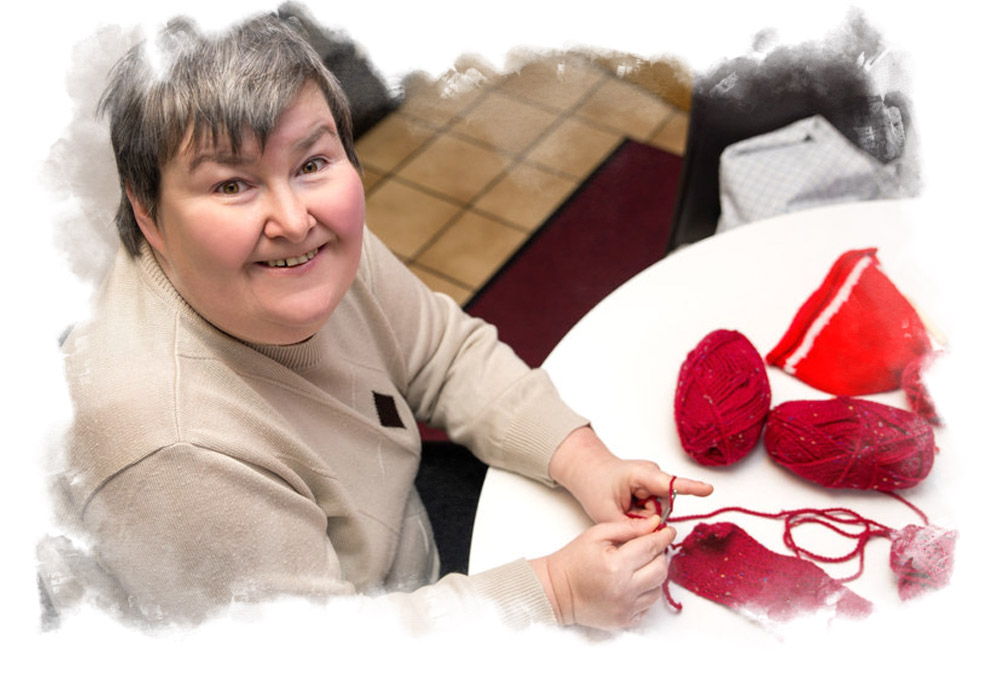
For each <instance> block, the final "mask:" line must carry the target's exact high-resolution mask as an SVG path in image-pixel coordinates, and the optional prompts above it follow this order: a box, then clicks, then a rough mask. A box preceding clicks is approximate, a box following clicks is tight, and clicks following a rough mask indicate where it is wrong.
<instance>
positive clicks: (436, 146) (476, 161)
mask: <svg viewBox="0 0 1000 679" xmlns="http://www.w3.org/2000/svg"><path fill="white" fill-rule="evenodd" d="M507 164H508V161H507V160H505V159H504V158H502V157H501V156H499V155H498V154H497V153H496V152H491V151H489V150H487V149H484V148H482V147H481V146H477V145H475V144H473V143H470V142H467V141H465V140H463V139H459V138H457V137H454V136H451V135H447V134H445V135H441V136H439V137H437V138H436V139H434V140H433V141H432V142H431V143H430V144H429V145H428V146H426V147H425V148H424V149H423V150H422V151H421V152H420V154H418V155H417V156H416V157H415V158H413V159H412V160H411V161H409V162H408V163H406V164H404V165H402V166H401V167H400V168H399V170H398V175H399V176H400V177H402V178H404V179H407V180H409V181H412V182H415V183H417V184H420V185H421V186H424V187H426V188H428V189H431V190H432V191H436V192H438V193H441V194H443V195H445V196H448V197H451V198H454V199H456V200H458V201H459V202H463V203H465V202H468V201H469V200H471V199H472V198H473V197H474V196H475V195H476V194H478V193H479V192H480V191H482V190H483V189H484V188H485V187H486V186H487V185H488V184H489V183H490V182H491V181H493V180H494V179H496V178H497V177H498V176H499V175H500V173H501V172H503V170H504V168H505V167H506V166H507Z"/></svg>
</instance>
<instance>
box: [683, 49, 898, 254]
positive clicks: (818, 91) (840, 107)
mask: <svg viewBox="0 0 1000 679" xmlns="http://www.w3.org/2000/svg"><path fill="white" fill-rule="evenodd" d="M884 103H889V102H883V100H882V97H880V96H878V95H877V94H875V93H874V87H873V84H872V83H871V82H870V79H869V77H868V75H867V73H866V72H865V71H864V70H863V69H862V68H861V67H860V66H858V65H857V64H856V63H855V62H854V61H851V60H849V59H848V58H847V57H846V56H844V57H840V58H837V57H821V56H814V57H812V58H809V57H806V58H803V55H802V54H801V53H800V52H798V51H796V50H793V49H779V50H776V51H775V52H772V53H771V54H770V55H768V57H767V58H766V59H763V60H756V59H751V58H739V59H735V60H731V61H727V62H725V63H723V64H721V65H719V66H717V67H716V68H715V69H713V70H712V71H711V72H710V73H708V74H707V75H705V76H702V77H699V78H698V79H697V80H696V82H695V84H694V87H693V91H692V98H691V114H690V124H689V127H688V137H687V147H686V149H685V152H684V167H683V170H682V174H681V179H680V186H679V187H678V197H677V205H676V208H675V211H674V217H673V222H672V228H671V235H670V244H669V246H668V249H667V252H668V253H669V252H671V251H673V250H674V249H676V248H677V247H678V246H680V245H683V244H688V243H693V242H695V241H698V240H701V239H702V238H705V237H707V236H710V235H712V234H714V233H715V228H716V224H717V223H718V220H719V215H720V212H721V208H720V205H719V157H720V156H721V155H722V151H723V150H724V149H725V148H726V147H727V146H729V145H730V144H733V143H735V142H738V141H741V140H743V139H749V138H750V137H755V136H757V135H761V134H764V133H767V132H771V131H773V130H776V129H779V128H781V127H784V126H786V125H789V124H791V123H793V122H795V121H797V120H801V119H803V118H807V117H809V116H813V115H816V114H819V115H822V116H823V117H825V118H826V119H827V120H828V121H829V122H830V123H831V124H832V125H833V126H834V127H836V128H837V129H838V130H839V131H840V132H841V133H842V134H843V135H844V136H845V137H847V138H848V139H850V140H851V141H852V142H854V143H855V144H856V145H858V147H859V148H865V150H867V151H869V152H870V153H872V155H873V156H875V157H876V158H878V157H879V153H880V149H879V139H878V137H879V133H880V131H881V130H882V119H883V113H882V107H883V105H884ZM893 103H894V105H897V106H899V105H900V104H901V103H902V102H899V101H894V102H893ZM903 107H904V108H905V103H903ZM904 121H905V112H904ZM883 144H884V139H883ZM879 159H880V160H883V161H884V160H887V158H884V157H883V158H879Z"/></svg>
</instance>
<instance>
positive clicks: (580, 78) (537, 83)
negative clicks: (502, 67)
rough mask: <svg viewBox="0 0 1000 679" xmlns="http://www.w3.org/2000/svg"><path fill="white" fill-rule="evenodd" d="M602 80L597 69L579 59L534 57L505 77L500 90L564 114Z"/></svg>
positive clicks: (601, 75) (600, 73)
mask: <svg viewBox="0 0 1000 679" xmlns="http://www.w3.org/2000/svg"><path fill="white" fill-rule="evenodd" d="M602 77H603V74H602V72H601V71H600V70H598V69H596V68H594V67H592V66H590V65H589V64H588V63H586V62H584V61H583V60H582V59H575V58H572V57H569V58H567V57H564V56H563V57H538V58H537V59H536V60H534V61H530V62H528V63H526V64H525V65H523V66H522V67H521V68H519V69H518V70H517V72H515V73H513V74H511V75H509V76H507V78H506V79H505V80H504V82H503V83H502V84H501V85H500V90H502V91H503V92H506V93H508V94H511V95H514V96H518V97H521V98H523V99H526V100H528V101H531V102H532V103H535V104H538V105H541V106H547V107H550V108H552V109H553V110H557V111H567V110H569V109H571V108H573V107H574V106H576V105H577V104H578V103H579V102H580V100H581V99H583V97H584V96H585V95H586V94H587V93H589V92H590V90H591V89H592V88H593V87H594V85H595V84H596V83H597V82H598V81H599V80H601V78H602Z"/></svg>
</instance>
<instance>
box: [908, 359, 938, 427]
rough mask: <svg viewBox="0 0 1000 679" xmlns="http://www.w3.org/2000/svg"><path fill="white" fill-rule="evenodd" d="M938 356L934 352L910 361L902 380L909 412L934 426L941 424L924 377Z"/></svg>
mask: <svg viewBox="0 0 1000 679" xmlns="http://www.w3.org/2000/svg"><path fill="white" fill-rule="evenodd" d="M940 355H941V352H940V351H935V352H931V353H929V354H924V355H923V356H920V357H917V358H915V359H914V360H912V361H910V363H909V365H907V366H906V368H905V369H904V370H903V379H902V382H903V393H904V394H906V402H907V403H909V404H910V410H912V411H913V412H915V413H916V414H917V415H920V416H921V417H922V418H924V419H925V420H927V421H928V422H930V423H931V424H933V425H935V426H938V425H940V424H941V416H940V415H938V412H937V408H936V407H935V406H934V401H933V399H931V395H930V392H928V391H927V385H926V384H925V382H924V375H926V374H927V371H928V370H929V369H930V368H931V366H932V365H933V364H934V362H935V361H936V360H937V359H938V357H939V356H940Z"/></svg>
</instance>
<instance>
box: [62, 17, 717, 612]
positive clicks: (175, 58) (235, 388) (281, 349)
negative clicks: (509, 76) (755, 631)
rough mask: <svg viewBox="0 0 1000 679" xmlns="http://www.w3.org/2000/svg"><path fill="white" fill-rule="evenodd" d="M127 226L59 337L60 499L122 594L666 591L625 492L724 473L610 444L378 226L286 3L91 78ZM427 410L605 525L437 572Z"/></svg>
mask: <svg viewBox="0 0 1000 679" xmlns="http://www.w3.org/2000/svg"><path fill="white" fill-rule="evenodd" d="M102 109H103V110H104V111H105V112H106V113H107V115H108V117H109V118H110V124H111V139H112V145H113V147H114V152H115V157H116V161H117V165H118V171H119V178H120V182H121V187H122V200H121V205H120V208H119V211H118V216H117V224H118V230H119V236H120V239H121V241H122V246H121V249H120V251H119V253H118V256H117V259H116V261H115V263H114V266H113V268H112V270H111V272H110V274H109V276H108V279H107V281H106V282H105V284H104V286H103V287H102V289H101V291H100V292H99V294H98V297H97V300H96V302H95V304H96V306H95V310H94V314H93V317H92V319H91V320H90V322H89V323H87V324H86V325H82V326H81V327H79V328H77V329H75V330H74V332H73V333H72V334H71V335H70V337H69V338H68V340H67V342H66V345H65V346H66V353H67V370H68V373H67V374H68V379H69V383H70V387H71V391H72V395H73V399H74V403H75V407H76V417H75V421H74V425H73V429H72V432H71V437H70V445H69V448H68V454H67V460H66V471H65V474H64V476H63V477H64V479H66V487H65V490H66V497H67V498H68V499H69V502H70V508H71V514H72V516H73V518H74V519H76V520H78V521H80V522H81V523H82V526H83V527H84V529H85V530H86V531H87V533H88V534H89V535H90V536H92V539H93V543H94V550H95V553H96V555H97V557H98V559H99V561H100V563H101V566H102V569H103V570H104V571H105V572H107V573H109V574H110V576H111V577H112V578H113V579H114V581H115V583H116V587H117V588H118V589H119V591H120V592H121V593H122V594H123V595H124V596H123V597H122V599H121V601H122V602H123V603H121V604H120V606H121V607H122V608H124V609H126V610H127V612H128V613H130V614H135V615H138V616H141V617H142V618H144V619H147V620H153V621H163V622H173V621H198V620H201V619H203V618H204V617H205V616H206V615H209V614H211V613H212V612H214V611H216V610H218V609H219V608H220V607H223V606H225V605H226V604H228V603H230V602H232V601H257V600H262V599H267V598H271V597H275V596H279V595H302V596H310V597H327V596H332V595H345V594H354V593H365V594H375V593H383V592H388V594H386V597H387V599H386V601H389V602H390V603H392V604H393V605H396V606H398V607H399V610H400V612H401V614H402V615H406V616H407V617H408V618H409V619H411V620H413V621H415V622H416V624H417V625H418V626H423V625H427V624H430V623H431V621H432V618H433V617H434V616H437V615H441V614H442V611H444V612H445V613H447V614H451V613H456V614H457V613H460V612H462V611H466V610H474V609H478V607H480V606H482V605H483V604H484V603H486V604H490V605H492V606H494V607H495V608H496V610H497V611H498V612H499V614H500V616H501V617H502V618H503V619H504V620H505V621H507V622H508V623H510V624H511V625H514V626H524V625H527V624H529V623H532V622H536V621H547V622H558V623H560V624H582V625H588V626H593V627H598V628H607V629H610V628H621V627H627V626H630V625H633V624H635V622H636V621H637V620H638V619H640V618H641V616H642V614H643V613H644V612H645V611H646V610H647V609H648V608H649V607H650V606H651V605H652V604H653V603H654V602H655V601H656V600H657V599H658V597H659V587H660V585H661V583H662V582H663V580H664V579H665V577H666V559H665V556H664V550H665V548H666V547H667V546H668V545H669V543H670V541H671V540H672V538H673V537H674V532H673V530H672V529H671V528H669V527H667V528H664V529H662V530H657V529H658V527H659V526H658V520H657V519H654V518H653V517H648V518H647V519H643V520H635V519H628V518H627V517H626V516H625V514H626V512H627V511H629V509H630V507H631V506H632V503H633V498H640V500H645V499H647V498H650V497H653V496H663V495H666V494H667V493H668V492H669V489H670V487H671V483H672V482H673V484H674V485H673V488H674V489H675V490H677V491H678V492H681V493H691V494H695V495H706V494H708V493H709V492H711V487H710V486H708V485H707V484H703V483H700V482H695V481H689V480H685V479H676V480H674V479H672V477H671V476H670V475H668V474H666V473H664V472H662V471H660V470H659V469H658V468H657V467H656V465H654V464H652V463H650V462H642V461H623V460H620V459H618V458H617V457H615V456H614V455H612V454H611V453H610V452H609V451H608V450H607V448H606V447H605V446H604V445H603V444H602V443H601V442H600V440H599V439H598V438H597V437H596V435H595V434H594V432H593V431H592V430H591V429H590V428H589V426H587V423H586V421H585V420H584V419H582V418H581V417H580V416H579V415H577V414H576V413H574V412H572V411H571V410H570V409H569V408H568V407H567V406H566V405H565V404H563V403H562V401H561V400H560V399H559V397H558V395H557V393H556V391H555V389H554V387H553V386H552V384H551V382H550V381H549V380H548V378H547V376H546V375H545V373H544V372H543V371H540V370H530V369H528V368H527V367H526V366H525V365H524V364H523V363H522V362H521V361H520V360H519V359H517V357H516V356H515V355H514V354H513V352H512V351H511V350H510V349H509V348H508V347H507V346H505V345H503V344H502V343H500V342H498V340H497V336H496V332H495V329H494V328H492V327H491V326H489V325H487V324H485V323H483V322H482V321H479V320H476V319H473V318H470V317H468V316H466V315H465V314H464V313H462V312H461V310H460V309H459V308H458V307H457V306H456V305H455V304H454V303H453V302H451V301H450V300H449V299H448V298H446V297H444V296H442V295H436V294H434V293H432V292H430V291H429V290H428V289H427V288H426V287H424V286H423V285H422V284H421V283H420V282H419V281H418V280H417V279H416V278H415V277H413V276H412V275H411V274H409V272H408V271H407V270H406V268H405V267H404V266H402V264H400V263H399V262H398V261H397V260H396V259H395V258H394V257H393V256H392V254H391V253H390V252H389V251H388V250H387V249H386V248H385V247H384V246H383V245H382V244H381V243H380V242H379V241H378V240H377V239H376V238H375V237H374V236H373V235H372V234H371V233H370V232H369V231H368V230H367V229H366V227H365V224H364V214H365V211H364V192H363V189H362V185H361V180H360V178H359V175H358V169H359V163H358V160H357V157H356V155H355V152H354V149H353V144H352V140H351V130H350V116H349V112H348V108H347V104H346V101H345V100H344V96H343V93H342V92H341V90H340V88H339V86H338V84H337V82H336V81H335V79H334V78H333V77H332V76H331V75H330V74H329V73H328V72H327V71H326V70H325V69H324V67H323V65H322V63H321V61H320V59H319V58H318V56H317V55H316V54H315V52H314V51H313V50H312V49H311V48H310V47H309V45H308V44H307V43H306V41H305V40H304V39H303V38H302V37H301V35H300V34H299V33H298V32H297V31H296V30H295V29H294V28H293V27H292V26H290V25H288V24H287V23H285V22H283V21H281V20H279V19H278V18H276V17H271V16H264V17H257V18H253V19H250V20H248V21H245V22H243V23H241V24H240V25H238V26H236V27H234V28H233V29H231V30H230V31H227V32H225V33H222V34H219V35H215V36H204V35H201V34H199V33H198V31H197V30H196V29H195V28H194V27H193V26H192V25H191V24H189V23H188V22H185V21H175V22H173V23H172V24H170V25H169V26H168V27H167V28H166V29H165V30H164V32H163V33H162V35H161V36H160V37H159V41H158V43H157V44H156V45H155V46H153V45H141V46H139V47H137V48H136V49H133V50H132V51H131V52H129V54H127V55H126V56H125V57H124V58H123V60H122V61H121V62H119V64H118V65H117V66H116V68H115V69H114V71H113V72H112V74H111V77H110V82H109V85H108V88H107V90H106V92H105V95H104V97H103V100H102ZM417 421H426V422H429V423H430V424H432V425H434V426H439V427H443V428H444V429H446V430H447V431H448V433H449V435H450V436H451V438H452V439H453V440H455V441H457V442H460V443H462V444H464V445H466V446H468V447H469V448H470V449H471V450H473V451H474V452H475V454H476V455H477V456H478V457H479V458H480V459H482V460H483V461H485V462H487V463H488V464H492V465H497V466H500V467H503V468H505V469H510V470H513V471H516V472H519V473H521V474H524V475H527V476H529V477H532V478H535V479H537V480H539V481H540V482H543V483H548V484H552V485H554V484H558V485H561V486H563V487H565V488H566V489H567V490H568V491H569V492H570V493H571V494H572V495H573V496H574V497H575V498H576V499H577V500H578V501H579V502H580V504H581V506H582V507H583V508H584V510H586V511H587V513H588V514H589V516H590V517H591V518H593V519H594V520H595V522H598V523H597V525H595V526H594V527H593V528H591V529H589V530H587V531H585V532H584V533H583V534H581V535H580V536H579V537H578V538H577V539H576V540H574V541H573V542H571V543H570V544H569V545H567V546H566V547H564V548H563V549H561V550H559V551H558V552H556V553H554V554H551V555H548V556H544V557H540V558H537V559H532V560H530V561H528V560H518V561H515V562H513V563H510V564H507V565H505V566H501V567H499V568H497V569H494V570H492V571H489V572H486V573H479V574H474V575H471V576H464V575H457V574H452V575H448V576H446V577H444V578H442V579H440V580H438V559H437V552H436V548H435V545H434V541H433V536H432V534H431V530H430V524H429V522H428V520H427V515H426V512H425V511H424V509H423V506H422V504H421V502H420V498H419V497H418V495H417V493H416V490H415V489H414V486H413V482H414V478H415V475H416V470H417V466H418V463H419V455H420V437H419V434H418V431H417V424H416V423H417Z"/></svg>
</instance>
